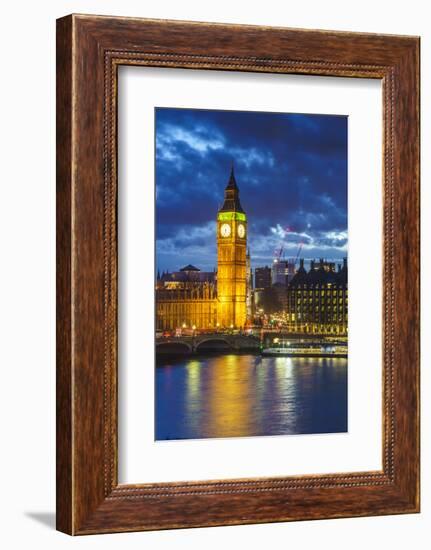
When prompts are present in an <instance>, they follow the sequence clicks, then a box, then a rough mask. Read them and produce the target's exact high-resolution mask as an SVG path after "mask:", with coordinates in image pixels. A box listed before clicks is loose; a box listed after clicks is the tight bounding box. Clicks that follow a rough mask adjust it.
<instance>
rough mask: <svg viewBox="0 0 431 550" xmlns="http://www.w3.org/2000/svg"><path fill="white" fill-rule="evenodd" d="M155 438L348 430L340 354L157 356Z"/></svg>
mask: <svg viewBox="0 0 431 550" xmlns="http://www.w3.org/2000/svg"><path fill="white" fill-rule="evenodd" d="M155 413H156V414H155V417H156V426H155V431H156V440H167V439H202V438H208V437H244V436H247V437H251V436H263V435H291V434H316V433H335V432H346V431H347V359H342V358H326V359H325V358H311V357H262V356H260V355H234V354H231V355H226V354H223V355H222V354H220V355H207V356H202V355H197V356H193V357H190V356H188V357H181V358H176V359H172V360H169V359H166V358H164V359H162V360H159V362H158V366H157V368H156V411H155Z"/></svg>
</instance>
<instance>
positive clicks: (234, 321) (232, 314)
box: [217, 166, 247, 328]
mask: <svg viewBox="0 0 431 550" xmlns="http://www.w3.org/2000/svg"><path fill="white" fill-rule="evenodd" d="M246 250H247V216H246V215H245V212H244V210H243V209H242V206H241V203H240V202H239V189H238V186H237V184H236V180H235V175H234V172H233V166H232V170H231V174H230V178H229V182H228V184H227V187H226V189H225V197H224V203H223V206H222V207H221V208H220V210H219V212H218V214H217V258H218V261H217V300H218V303H217V322H218V324H219V325H220V327H235V328H241V327H244V325H245V323H246V320H247V305H246V299H247V267H246Z"/></svg>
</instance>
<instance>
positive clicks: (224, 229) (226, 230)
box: [220, 223, 230, 237]
mask: <svg viewBox="0 0 431 550" xmlns="http://www.w3.org/2000/svg"><path fill="white" fill-rule="evenodd" d="M220 235H221V236H222V237H229V235H230V225H229V224H228V223H224V224H223V225H222V226H221V227H220Z"/></svg>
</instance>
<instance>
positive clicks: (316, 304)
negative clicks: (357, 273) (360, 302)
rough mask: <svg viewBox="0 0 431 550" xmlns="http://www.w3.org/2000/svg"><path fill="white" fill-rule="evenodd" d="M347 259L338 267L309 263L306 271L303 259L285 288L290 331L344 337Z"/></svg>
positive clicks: (346, 307)
mask: <svg viewBox="0 0 431 550" xmlns="http://www.w3.org/2000/svg"><path fill="white" fill-rule="evenodd" d="M347 287H348V285H347V260H346V259H344V260H343V264H342V265H339V266H338V270H337V271H335V264H334V263H328V262H324V261H323V259H321V260H320V262H318V263H316V262H311V264H310V270H309V271H308V272H307V271H306V270H305V268H304V260H301V261H300V267H299V269H298V271H297V273H296V275H295V276H294V277H293V279H292V280H291V282H290V283H289V285H288V289H287V309H288V319H289V327H290V330H291V331H292V332H310V333H316V334H329V335H330V334H334V335H343V336H345V335H347V332H348V326H347V310H348V289H347Z"/></svg>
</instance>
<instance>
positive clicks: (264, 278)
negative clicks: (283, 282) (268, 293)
mask: <svg viewBox="0 0 431 550" xmlns="http://www.w3.org/2000/svg"><path fill="white" fill-rule="evenodd" d="M271 284H272V282H271V268H270V267H268V266H267V265H266V266H265V267H256V268H255V269H254V288H255V289H256V290H262V289H264V288H269V287H270V286H271Z"/></svg>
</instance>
